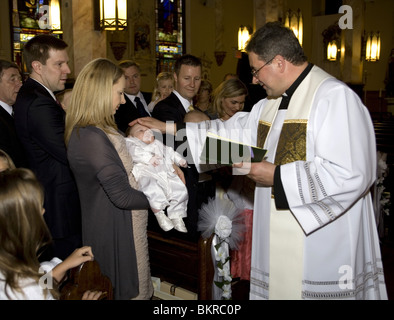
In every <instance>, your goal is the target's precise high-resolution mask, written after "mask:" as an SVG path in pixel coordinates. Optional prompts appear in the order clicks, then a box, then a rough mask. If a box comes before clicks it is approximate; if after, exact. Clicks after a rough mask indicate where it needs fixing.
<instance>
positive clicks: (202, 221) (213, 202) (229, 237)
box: [198, 197, 245, 300]
mask: <svg viewBox="0 0 394 320" xmlns="http://www.w3.org/2000/svg"><path fill="white" fill-rule="evenodd" d="M241 212H242V210H240V209H237V208H236V207H235V205H234V203H233V202H232V201H231V200H227V199H224V198H219V197H216V198H215V199H210V200H209V202H208V203H207V204H204V205H203V206H202V207H201V209H200V211H199V220H198V231H201V232H202V233H201V235H202V237H203V238H205V239H207V238H209V237H211V236H212V235H214V237H213V239H212V248H211V254H212V260H213V261H214V264H215V274H214V277H213V280H214V281H213V282H214V284H215V286H213V288H212V293H213V299H214V300H219V299H226V300H229V299H231V294H232V292H231V282H232V276H231V274H230V260H231V259H230V255H229V248H231V249H233V250H237V249H238V245H239V243H240V241H241V240H242V237H243V234H244V231H245V225H244V221H243V218H242V216H241Z"/></svg>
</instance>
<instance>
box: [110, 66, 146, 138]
mask: <svg viewBox="0 0 394 320" xmlns="http://www.w3.org/2000/svg"><path fill="white" fill-rule="evenodd" d="M119 66H120V67H121V68H122V69H123V71H124V73H125V78H126V88H125V95H124V96H125V100H126V103H125V104H122V105H120V107H119V109H118V111H116V114H115V122H116V124H117V125H118V128H119V130H121V131H123V132H126V130H127V128H128V127H129V123H130V122H132V121H134V120H135V119H138V118H143V117H150V113H149V111H148V104H149V103H150V102H151V100H152V94H151V93H148V92H141V68H140V66H139V64H138V63H136V62H134V61H130V60H126V61H123V62H121V63H120V64H119Z"/></svg>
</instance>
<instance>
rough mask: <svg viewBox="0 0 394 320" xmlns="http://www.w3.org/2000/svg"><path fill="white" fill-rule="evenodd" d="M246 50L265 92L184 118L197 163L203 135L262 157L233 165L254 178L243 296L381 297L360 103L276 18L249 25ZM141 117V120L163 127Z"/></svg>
mask: <svg viewBox="0 0 394 320" xmlns="http://www.w3.org/2000/svg"><path fill="white" fill-rule="evenodd" d="M246 50H247V52H248V54H249V61H250V66H251V68H252V75H253V79H254V82H255V83H258V84H260V85H261V86H263V87H264V89H265V90H266V91H267V94H268V97H269V98H268V99H263V100H261V101H260V102H258V103H257V104H256V105H255V106H254V107H253V109H252V110H251V112H250V113H245V112H238V113H236V114H235V115H234V116H233V117H232V118H231V119H229V120H227V121H225V122H222V121H220V120H215V121H207V122H201V123H197V124H196V123H188V124H187V140H188V143H189V145H190V150H191V152H192V153H193V159H194V160H195V161H196V165H197V167H198V168H200V169H203V168H202V167H200V166H199V164H200V161H199V157H200V155H201V151H202V148H203V145H202V144H201V141H202V142H203V141H205V137H206V133H207V131H209V132H212V133H217V134H220V135H221V136H225V137H226V138H229V139H232V140H236V141H240V142H243V143H246V144H249V145H256V146H258V147H262V148H264V149H266V150H267V154H266V156H267V158H266V159H265V160H264V161H262V162H259V163H245V164H236V165H234V167H235V168H234V170H235V171H234V173H236V174H247V175H248V177H249V178H251V179H252V180H254V181H255V182H256V191H255V204H254V212H253V232H252V237H253V239H252V259H251V276H250V299H273V300H275V299H281V300H288V299H291V300H294V299H309V300H312V299H318V300H323V299H338V300H339V299H341V300H348V299H352V300H356V299H360V300H365V299H367V300H381V299H382V300H383V299H387V291H386V285H385V281H384V273H383V265H382V259H381V254H380V247H379V237H378V234H377V228H376V221H375V214H374V210H373V203H372V197H371V193H370V187H371V186H372V185H373V184H374V182H375V181H376V167H377V160H376V141H375V133H374V128H373V124H372V121H371V117H370V115H369V112H368V109H367V108H366V107H365V106H364V105H363V103H362V101H361V100H360V98H359V97H358V96H357V94H356V93H355V92H353V91H352V90H351V89H350V88H349V87H348V86H346V84H344V83H343V82H341V81H339V80H337V79H335V78H334V77H332V76H330V75H329V74H327V73H326V72H325V71H323V70H322V69H320V68H319V67H317V66H314V65H312V64H311V63H308V61H307V59H306V57H305V55H304V51H303V49H302V47H301V45H300V43H299V42H298V40H297V38H296V37H295V35H294V33H293V32H292V31H291V30H290V29H288V28H285V27H284V26H283V25H282V24H281V23H279V22H271V23H267V24H266V25H264V26H263V27H262V28H260V29H259V30H258V31H256V33H255V34H254V35H253V36H252V38H251V40H250V41H249V44H248V46H247V48H246ZM143 120H145V119H143ZM149 120H150V119H147V120H145V121H141V124H143V125H145V126H149V127H150V128H160V130H161V131H162V132H164V131H165V130H169V129H170V128H169V126H168V125H167V126H165V125H163V124H162V123H160V124H157V123H150V121H149ZM171 129H172V130H175V131H174V132H176V130H177V129H178V130H179V129H180V127H177V128H175V126H174V127H173V128H171Z"/></svg>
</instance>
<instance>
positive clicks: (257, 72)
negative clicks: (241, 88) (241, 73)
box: [251, 57, 275, 78]
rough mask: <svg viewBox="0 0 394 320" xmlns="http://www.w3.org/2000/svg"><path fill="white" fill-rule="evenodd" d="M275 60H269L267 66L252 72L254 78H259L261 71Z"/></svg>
mask: <svg viewBox="0 0 394 320" xmlns="http://www.w3.org/2000/svg"><path fill="white" fill-rule="evenodd" d="M274 59H275V57H273V58H272V59H271V60H269V61H268V62H267V63H266V64H264V65H263V66H262V67H261V68H259V69H257V70H252V71H251V73H252V76H253V77H255V78H257V76H258V75H259V72H260V70H261V69H263V68H264V67H265V66H266V65H267V64H270V63H271V62H272V61H273V60H274Z"/></svg>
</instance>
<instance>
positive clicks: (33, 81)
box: [15, 35, 81, 259]
mask: <svg viewBox="0 0 394 320" xmlns="http://www.w3.org/2000/svg"><path fill="white" fill-rule="evenodd" d="M66 48H67V44H66V43H65V42H63V41H62V40H60V39H58V38H56V37H54V36H50V35H40V36H36V37H34V38H33V39H31V40H30V41H29V42H28V43H27V44H26V45H25V47H24V55H25V61H26V65H27V68H28V71H29V73H30V77H29V79H27V80H26V82H25V83H24V84H23V86H22V88H21V89H20V90H19V93H18V97H17V100H16V103H15V126H16V129H17V133H18V135H19V139H20V140H21V142H22V144H23V146H24V148H25V151H26V154H27V158H28V162H29V167H30V169H32V170H33V171H34V172H35V174H36V175H37V178H38V179H39V180H40V182H41V183H42V185H43V186H44V189H45V202H44V208H45V214H44V218H45V220H46V223H47V225H48V228H49V230H50V232H51V234H52V237H53V240H54V241H53V242H54V246H53V249H54V252H53V255H54V256H57V257H59V258H60V259H64V258H65V257H67V256H68V255H69V254H70V253H71V252H73V251H74V250H75V249H76V248H77V247H79V246H80V245H81V209H80V202H79V195H78V189H77V186H76V183H75V180H74V177H73V175H72V172H71V170H70V167H69V163H68V160H67V152H66V146H65V142H64V129H65V122H64V121H65V112H64V110H63V109H62V107H61V106H60V104H59V103H58V102H57V101H56V98H55V95H54V92H57V91H61V90H64V88H65V83H66V80H67V76H68V74H69V73H70V68H69V67H68V60H69V58H68V54H67V51H66Z"/></svg>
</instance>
